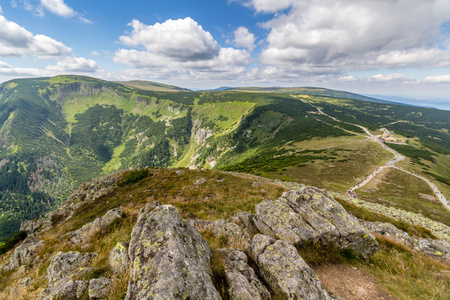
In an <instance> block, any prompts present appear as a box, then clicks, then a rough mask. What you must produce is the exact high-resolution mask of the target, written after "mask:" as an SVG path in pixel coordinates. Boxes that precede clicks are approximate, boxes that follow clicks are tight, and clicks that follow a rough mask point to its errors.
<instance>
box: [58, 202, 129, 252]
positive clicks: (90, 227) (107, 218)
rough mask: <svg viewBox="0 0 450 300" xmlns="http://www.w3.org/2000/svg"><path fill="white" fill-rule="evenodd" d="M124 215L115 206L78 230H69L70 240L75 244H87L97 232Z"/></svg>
mask: <svg viewBox="0 0 450 300" xmlns="http://www.w3.org/2000/svg"><path fill="white" fill-rule="evenodd" d="M123 217H124V215H123V213H122V211H121V210H120V209H119V208H113V209H111V210H109V211H107V212H106V214H104V215H103V216H102V217H99V218H97V219H95V220H94V221H93V222H90V223H87V224H85V225H84V226H83V227H81V228H80V229H78V230H75V231H72V232H68V233H67V235H69V236H70V237H71V238H70V241H71V242H72V243H74V244H86V243H88V242H89V240H90V238H91V237H92V236H93V235H94V234H95V233H96V232H98V231H100V230H101V229H103V228H105V227H107V226H108V225H111V223H112V222H114V221H115V220H116V219H121V218H123Z"/></svg>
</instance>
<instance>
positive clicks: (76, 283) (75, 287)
mask: <svg viewBox="0 0 450 300" xmlns="http://www.w3.org/2000/svg"><path fill="white" fill-rule="evenodd" d="M88 285H89V282H88V281H82V280H67V281H63V282H60V283H59V284H58V285H56V286H54V287H53V288H52V289H49V288H47V289H46V291H44V293H42V294H41V295H40V296H39V298H38V299H40V300H58V299H64V300H76V299H86V298H87V296H88Z"/></svg>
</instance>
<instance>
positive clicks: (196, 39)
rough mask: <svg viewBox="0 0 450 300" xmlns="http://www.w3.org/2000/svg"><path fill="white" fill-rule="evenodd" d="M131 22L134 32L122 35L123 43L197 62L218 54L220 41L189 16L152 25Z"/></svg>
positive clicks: (136, 21) (181, 59) (180, 59)
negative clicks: (218, 42)
mask: <svg viewBox="0 0 450 300" xmlns="http://www.w3.org/2000/svg"><path fill="white" fill-rule="evenodd" d="M128 25H129V26H131V27H132V28H133V31H132V32H131V33H130V35H126V36H121V37H120V38H119V39H120V41H121V43H122V44H124V45H126V46H130V47H138V46H144V47H145V49H146V50H147V52H148V53H149V54H150V53H151V55H152V56H155V55H156V56H167V57H169V58H171V59H173V60H178V61H195V60H207V59H211V58H213V57H214V56H216V55H217V54H218V46H217V42H216V41H215V40H214V39H213V37H212V35H211V34H210V33H209V32H207V31H204V30H203V28H202V26H200V25H199V24H198V23H197V22H195V21H194V20H192V19H191V18H189V17H188V18H185V19H178V20H167V21H166V22H164V23H156V24H155V25H149V26H147V25H145V24H143V23H142V22H140V21H138V20H133V21H132V22H131V23H129V24H128ZM119 51H120V50H119Z"/></svg>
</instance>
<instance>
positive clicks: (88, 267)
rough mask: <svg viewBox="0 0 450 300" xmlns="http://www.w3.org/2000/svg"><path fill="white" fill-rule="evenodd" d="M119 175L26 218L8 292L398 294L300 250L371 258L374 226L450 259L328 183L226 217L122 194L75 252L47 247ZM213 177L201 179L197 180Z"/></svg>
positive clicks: (439, 244) (78, 233) (446, 248)
mask: <svg viewBox="0 0 450 300" xmlns="http://www.w3.org/2000/svg"><path fill="white" fill-rule="evenodd" d="M177 172H178V171H177ZM177 175H182V173H181V172H179V173H177ZM121 176H122V175H117V176H109V177H105V178H103V179H99V180H96V181H93V182H91V183H89V184H85V185H83V186H81V187H80V188H79V189H78V190H77V191H76V192H75V193H74V194H73V195H72V196H71V197H70V198H69V199H68V201H66V202H65V203H64V204H63V205H62V206H61V208H59V209H58V210H56V211H54V212H52V213H50V214H48V215H47V217H46V218H44V219H41V220H35V221H27V222H24V223H23V224H22V228H21V229H22V230H24V231H26V232H27V233H28V237H27V238H26V239H25V240H24V241H23V243H21V244H20V245H19V246H18V247H16V248H15V249H13V250H11V251H10V252H9V253H7V254H6V255H4V256H3V257H2V259H1V260H0V263H2V262H3V263H2V265H1V266H0V272H1V273H2V274H16V275H15V276H19V277H20V274H23V276H22V277H23V278H21V279H20V280H19V284H15V285H14V284H13V285H10V286H4V289H5V290H4V292H0V295H8V296H7V299H13V298H15V299H21V298H22V299H27V298H28V299H42V300H44V299H45V300H50V299H123V298H125V299H127V300H131V299H311V300H313V299H395V298H394V297H393V296H391V295H390V294H389V293H388V292H387V291H386V290H385V289H383V288H382V287H381V285H380V284H379V283H378V281H377V280H376V279H375V278H374V277H373V276H371V275H369V274H367V273H366V272H365V271H363V270H361V269H358V268H356V267H354V266H349V265H344V264H329V265H327V264H314V263H313V264H311V265H310V264H309V263H308V261H310V260H311V259H310V258H305V257H304V256H303V257H302V255H307V256H308V255H309V254H311V253H308V252H314V251H312V249H327V250H329V251H331V252H330V255H331V253H334V254H336V253H338V254H341V255H351V256H353V257H359V258H360V259H362V260H369V259H370V257H371V256H372V255H374V254H375V253H377V251H379V249H380V245H379V243H378V242H377V240H376V238H375V237H374V235H376V236H384V237H385V238H389V239H392V240H393V241H395V242H396V243H401V244H403V245H405V246H408V247H410V248H411V249H415V251H418V252H421V253H424V254H426V255H428V256H429V257H431V258H433V259H439V260H441V261H444V262H445V261H447V262H448V260H449V258H450V244H449V243H448V242H447V241H446V240H443V239H441V240H431V239H425V238H415V237H411V236H408V235H405V233H404V232H402V231H401V230H399V229H397V228H396V227H395V226H393V225H392V224H389V223H381V222H362V221H360V220H358V219H357V218H355V217H353V216H352V215H350V214H349V213H347V211H345V209H344V208H343V207H342V205H341V204H339V203H338V202H337V201H335V200H334V199H333V198H332V197H330V195H329V194H328V193H327V192H325V191H322V190H319V189H316V188H313V187H306V186H297V189H295V190H290V191H288V192H284V193H283V194H282V195H281V197H279V198H278V199H276V200H268V199H266V200H264V201H262V202H260V203H258V204H257V205H256V206H255V210H254V211H255V213H249V212H239V213H236V214H234V215H233V216H232V217H231V218H229V219H227V220H223V219H217V220H214V221H213V220H201V219H189V218H185V217H183V216H182V215H181V214H180V211H179V209H177V208H176V207H174V206H173V205H170V204H164V205H162V204H161V203H159V201H146V202H144V203H143V204H141V205H137V204H136V205H135V206H134V207H136V208H140V209H139V211H138V212H136V214H135V217H133V218H130V210H127V209H126V208H125V207H122V205H123V204H125V202H123V201H122V202H118V203H121V204H120V205H118V206H117V207H114V208H112V209H109V210H108V211H106V213H104V214H103V215H100V216H97V218H96V219H94V220H93V221H91V222H87V223H85V224H80V226H78V228H77V229H74V230H66V232H65V233H64V235H63V237H62V238H63V239H64V241H65V243H66V244H67V245H65V247H66V248H64V249H72V250H71V251H58V252H56V253H50V251H49V250H46V249H47V248H46V247H50V246H51V247H54V249H59V248H58V247H57V246H55V245H49V244H50V243H52V242H51V239H49V238H48V236H49V234H51V233H52V231H54V230H55V227H57V226H59V227H61V226H64V224H65V223H69V222H71V221H74V219H75V218H77V216H79V214H80V212H81V211H80V210H82V208H85V207H86V206H85V205H86V204H87V203H96V201H100V199H103V198H102V197H104V196H105V195H110V194H111V193H112V192H113V191H114V190H115V189H116V188H117V183H118V182H119V181H120V180H121ZM219 181H220V180H219ZM207 182H208V181H207V180H203V181H202V182H199V181H198V180H195V181H193V185H194V186H198V185H202V184H207ZM216 182H217V180H216ZM130 195H131V194H130ZM130 195H129V196H128V197H129V198H130ZM108 199H112V198H108ZM109 201H112V200H108V202H109ZM206 201H207V200H206ZM86 213H88V212H86ZM124 220H128V222H130V224H131V225H132V226H130V229H131V228H132V229H131V232H129V233H127V234H123V235H121V236H120V238H119V237H117V236H116V238H114V239H111V240H109V241H108V242H109V243H110V244H111V245H112V244H114V247H113V248H112V249H110V248H108V247H102V244H105V243H106V242H105V241H106V240H105V239H104V238H103V236H102V235H101V234H106V237H107V236H108V235H107V233H108V232H111V228H115V227H114V226H115V224H121V222H125V221H124ZM105 232H106V233H105ZM373 234H374V235H373ZM99 237H101V238H103V239H99ZM205 237H206V239H205ZM220 241H226V243H225V242H224V243H221V242H220ZM97 243H98V244H97ZM311 245H313V246H314V248H311ZM222 246H224V247H222ZM46 256H48V257H49V258H48V259H47V260H45V259H44V258H45V257H46ZM305 259H306V260H305ZM43 261H47V263H43ZM30 270H36V271H35V273H34V274H36V273H38V274H39V272H41V273H42V276H41V277H40V278H33V276H27V275H29V274H33V272H32V271H30ZM104 270H108V271H107V272H106V271H104ZM17 274H19V275H17ZM3 276H4V275H3ZM128 278H129V279H128ZM125 281H126V282H125ZM119 292H121V293H122V294H121V295H120V293H119Z"/></svg>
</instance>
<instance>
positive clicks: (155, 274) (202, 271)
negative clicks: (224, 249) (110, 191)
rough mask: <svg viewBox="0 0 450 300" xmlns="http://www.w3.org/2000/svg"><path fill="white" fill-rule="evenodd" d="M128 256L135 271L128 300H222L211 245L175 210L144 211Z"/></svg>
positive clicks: (167, 208) (172, 208) (165, 208)
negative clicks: (214, 283) (211, 261)
mask: <svg viewBox="0 0 450 300" xmlns="http://www.w3.org/2000/svg"><path fill="white" fill-rule="evenodd" d="M128 252H129V253H128V254H129V257H130V260H131V265H132V268H131V274H130V281H129V284H128V290H127V296H126V300H134V299H220V296H219V294H218V292H217V290H216V289H215V287H214V285H213V283H212V279H211V275H212V271H211V266H210V256H211V252H210V249H209V246H208V244H207V243H206V241H205V239H204V238H203V237H202V236H201V235H200V233H199V232H198V230H196V229H195V228H193V227H192V226H190V225H189V224H188V222H187V221H185V220H183V219H182V218H181V216H180V215H179V213H178V211H177V209H176V208H174V207H173V206H171V205H162V206H158V207H156V208H155V209H154V210H152V211H149V210H146V209H144V210H142V211H141V213H140V214H139V217H138V221H137V223H136V225H135V226H134V228H133V231H132V234H131V241H130V246H129V250H128Z"/></svg>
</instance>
